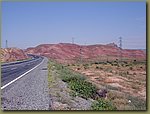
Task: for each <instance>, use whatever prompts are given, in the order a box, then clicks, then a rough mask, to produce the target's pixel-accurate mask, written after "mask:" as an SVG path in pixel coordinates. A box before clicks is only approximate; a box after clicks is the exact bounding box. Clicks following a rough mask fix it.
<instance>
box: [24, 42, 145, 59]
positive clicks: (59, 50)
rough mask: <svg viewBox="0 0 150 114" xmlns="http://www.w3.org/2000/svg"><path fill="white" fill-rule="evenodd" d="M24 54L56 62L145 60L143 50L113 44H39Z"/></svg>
mask: <svg viewBox="0 0 150 114" xmlns="http://www.w3.org/2000/svg"><path fill="white" fill-rule="evenodd" d="M25 53H28V54H36V55H42V56H46V57H48V58H52V59H57V60H61V61H63V60H75V59H80V58H81V57H82V58H83V59H93V58H96V57H101V56H108V57H110V56H112V57H120V53H121V54H122V57H126V58H135V59H136V58H143V59H144V58H146V53H144V51H143V50H135V49H134V50H133V49H121V50H120V48H119V47H118V46H117V45H116V44H115V43H110V44H106V45H102V44H95V45H78V44H71V43H59V44H41V45H38V46H36V47H32V48H27V49H26V50H25Z"/></svg>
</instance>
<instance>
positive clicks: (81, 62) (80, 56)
mask: <svg viewBox="0 0 150 114" xmlns="http://www.w3.org/2000/svg"><path fill="white" fill-rule="evenodd" d="M80 63H82V48H81V46H80Z"/></svg>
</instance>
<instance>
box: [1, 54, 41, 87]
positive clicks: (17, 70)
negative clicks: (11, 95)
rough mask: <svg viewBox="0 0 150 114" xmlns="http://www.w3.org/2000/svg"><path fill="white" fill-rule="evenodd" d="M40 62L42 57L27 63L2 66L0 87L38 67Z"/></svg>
mask: <svg viewBox="0 0 150 114" xmlns="http://www.w3.org/2000/svg"><path fill="white" fill-rule="evenodd" d="M42 60H43V58H42V57H34V58H33V59H31V60H28V61H22V62H16V63H15V62H13V63H7V64H3V65H2V69H1V71H2V72H1V74H2V76H1V87H2V86H4V85H6V84H7V83H9V82H11V81H12V80H14V79H15V78H17V77H18V76H20V75H21V74H23V73H25V72H27V71H28V70H30V69H31V68H33V67H34V66H36V65H38V64H39V63H40V62H41V61H42Z"/></svg>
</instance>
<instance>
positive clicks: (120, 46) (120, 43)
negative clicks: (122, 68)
mask: <svg viewBox="0 0 150 114" xmlns="http://www.w3.org/2000/svg"><path fill="white" fill-rule="evenodd" d="M119 48H120V50H119V51H120V57H119V58H120V62H122V37H119Z"/></svg>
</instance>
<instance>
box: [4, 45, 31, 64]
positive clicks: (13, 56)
mask: <svg viewBox="0 0 150 114" xmlns="http://www.w3.org/2000/svg"><path fill="white" fill-rule="evenodd" d="M27 58H28V57H27V55H26V54H25V53H24V51H23V50H21V49H18V48H5V49H3V48H1V62H11V61H17V60H23V59H27Z"/></svg>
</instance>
